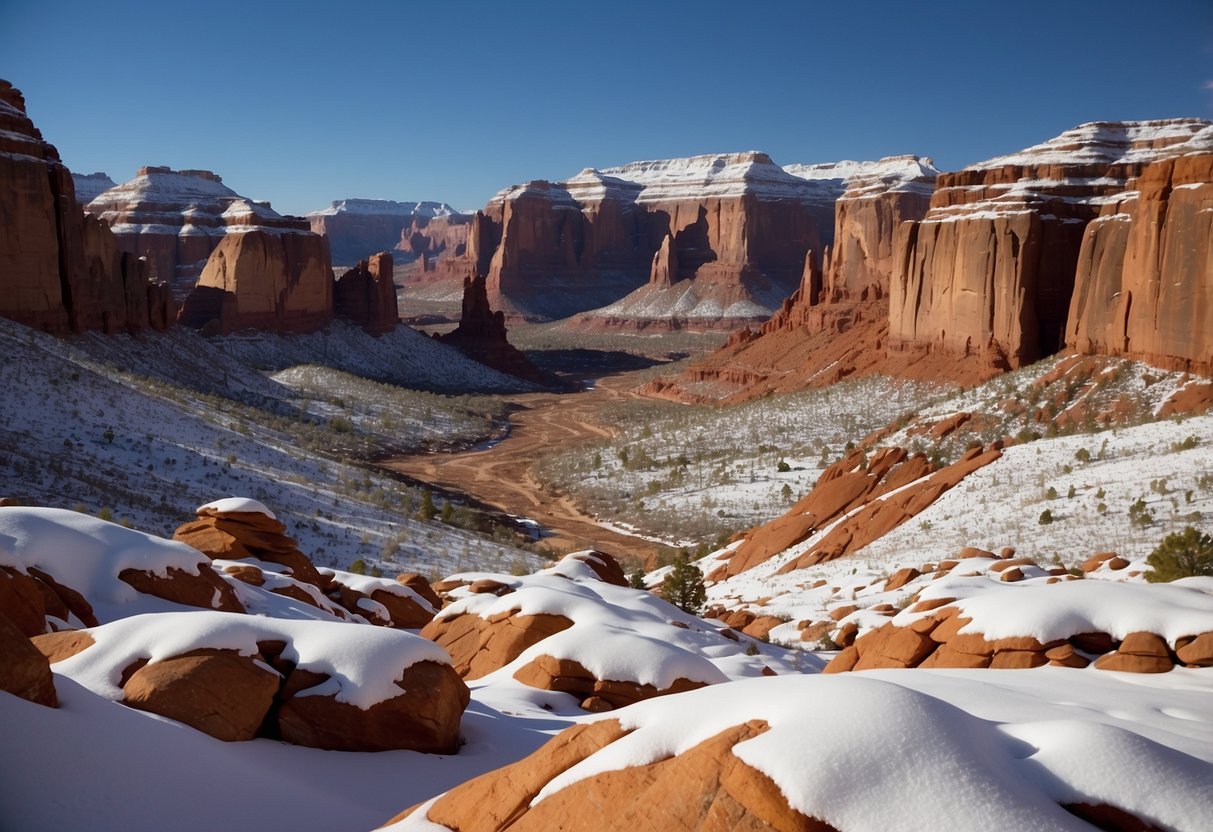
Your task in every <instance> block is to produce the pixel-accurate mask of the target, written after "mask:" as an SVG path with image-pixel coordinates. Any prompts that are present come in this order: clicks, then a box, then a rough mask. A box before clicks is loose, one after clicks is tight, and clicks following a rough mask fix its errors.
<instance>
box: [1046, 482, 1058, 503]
mask: <svg viewBox="0 0 1213 832" xmlns="http://www.w3.org/2000/svg"><path fill="white" fill-rule="evenodd" d="M1045 499H1046V500H1056V499H1057V489H1056V488H1054V487H1053V486H1051V485H1050V486H1049V490H1048V491H1046V492H1045Z"/></svg>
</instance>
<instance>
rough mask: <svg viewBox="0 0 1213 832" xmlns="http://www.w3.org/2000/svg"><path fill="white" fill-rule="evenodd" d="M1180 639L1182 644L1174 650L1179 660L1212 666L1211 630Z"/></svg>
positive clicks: (1212, 643) (1185, 662) (1212, 646)
mask: <svg viewBox="0 0 1213 832" xmlns="http://www.w3.org/2000/svg"><path fill="white" fill-rule="evenodd" d="M1181 641H1182V642H1183V643H1182V645H1181V646H1179V648H1178V649H1177V650H1176V651H1175V654H1176V655H1177V656H1179V660H1180V661H1181V662H1183V663H1184V664H1187V665H1195V666H1197V667H1213V632H1211V633H1201V634H1200V635H1198V636H1196V637H1195V638H1192V639H1181Z"/></svg>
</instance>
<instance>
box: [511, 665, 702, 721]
mask: <svg viewBox="0 0 1213 832" xmlns="http://www.w3.org/2000/svg"><path fill="white" fill-rule="evenodd" d="M514 678H515V679H517V680H518V681H519V682H522V683H523V684H524V685H530V686H531V687H533V688H539V689H540V690H555V691H560V692H561V693H571V694H573V695H574V696H576V697H577V698H578V699H580V700H583V701H584V700H586V699H589V698H591V697H592V698H594V699H595V702H594V703H593V704H594V705H595V706H596V707H598V708H599V710H609V709H610V708H623V707H625V706H627V705H632V704H635V703H636V702H640V701H641V700H643V699H652V698H653V697H654V696H665V695H667V694H671V693H685V692H686V691H688V690H695V689H696V688H701V687H703V686H704V683H703V682H692V681H691V680H689V679H675V680H674V683H673V684H671V685H670V686H669V687H668V688H656V687H654V686H653V685H639V684H636V683H635V682H628V681H619V680H615V679H599V678H597V677H595V676H594V674H593V673H591V672H590V671H588V670H586V669H585V667H583V666H582V665H581V663H580V662H577V661H574V660H572V659H557V658H553V657H552V656H548V655H542V656H536V657H535V658H534V659H532V660H531V661H530V662H528V663H527V664H526V665H525V666H523V667H521V668H519V669H518V670H517V671H516V672H515V673H514ZM601 703H606V704H607V705H609V708H603V707H602V704H601Z"/></svg>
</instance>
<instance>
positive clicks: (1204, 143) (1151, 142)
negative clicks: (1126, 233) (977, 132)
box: [965, 118, 1213, 170]
mask: <svg viewBox="0 0 1213 832" xmlns="http://www.w3.org/2000/svg"><path fill="white" fill-rule="evenodd" d="M1201 150H1213V122H1210V121H1206V120H1205V119H1202V118H1173V119H1159V120H1154V121H1094V122H1090V123H1088V124H1080V125H1079V126H1077V127H1075V128H1073V129H1070V130H1067V131H1065V132H1064V133H1062V134H1061V135H1059V136H1055V137H1054V138H1051V139H1049V140H1048V141H1045V142H1041V143H1040V144H1036V145H1033V146H1031V147H1028V148H1025V149H1023V150H1020V151H1018V152H1016V153H1009V154H1007V155H1005V156H996V157H994V158H993V159H987V160H986V161H984V162H977V163H975V164H972V165H969V166H968V167H966V168H965V170H989V169H990V168H999V167H1003V166H1005V165H1083V164H1107V165H1114V164H1134V163H1148V162H1152V161H1155V160H1156V159H1162V158H1166V157H1169V156H1178V155H1182V154H1185V153H1192V152H1197V151H1201Z"/></svg>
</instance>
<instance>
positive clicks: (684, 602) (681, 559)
mask: <svg viewBox="0 0 1213 832" xmlns="http://www.w3.org/2000/svg"><path fill="white" fill-rule="evenodd" d="M661 597H662V598H665V600H667V601H669V602H670V603H671V604H673V605H674V606H676V607H678V608H679V609H680V610H682V611H683V612H688V613H690V614H691V615H698V614H699V613H700V611H702V610H703V605H704V603H705V602H706V601H707V597H708V596H707V589H706V588H705V587H704V585H703V573H702V572H700V571H699V567H698V566H696V565H695V564H693V563H691V562H690V561H689V560H687V557H686V555H683V554H680V555H678V556H677V557H676V558H675V559H674V565H673V567H672V568H671V569H670V571H669V573H668V574H667V575H666V576H665V580H664V581H663V582H662V584H661Z"/></svg>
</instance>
